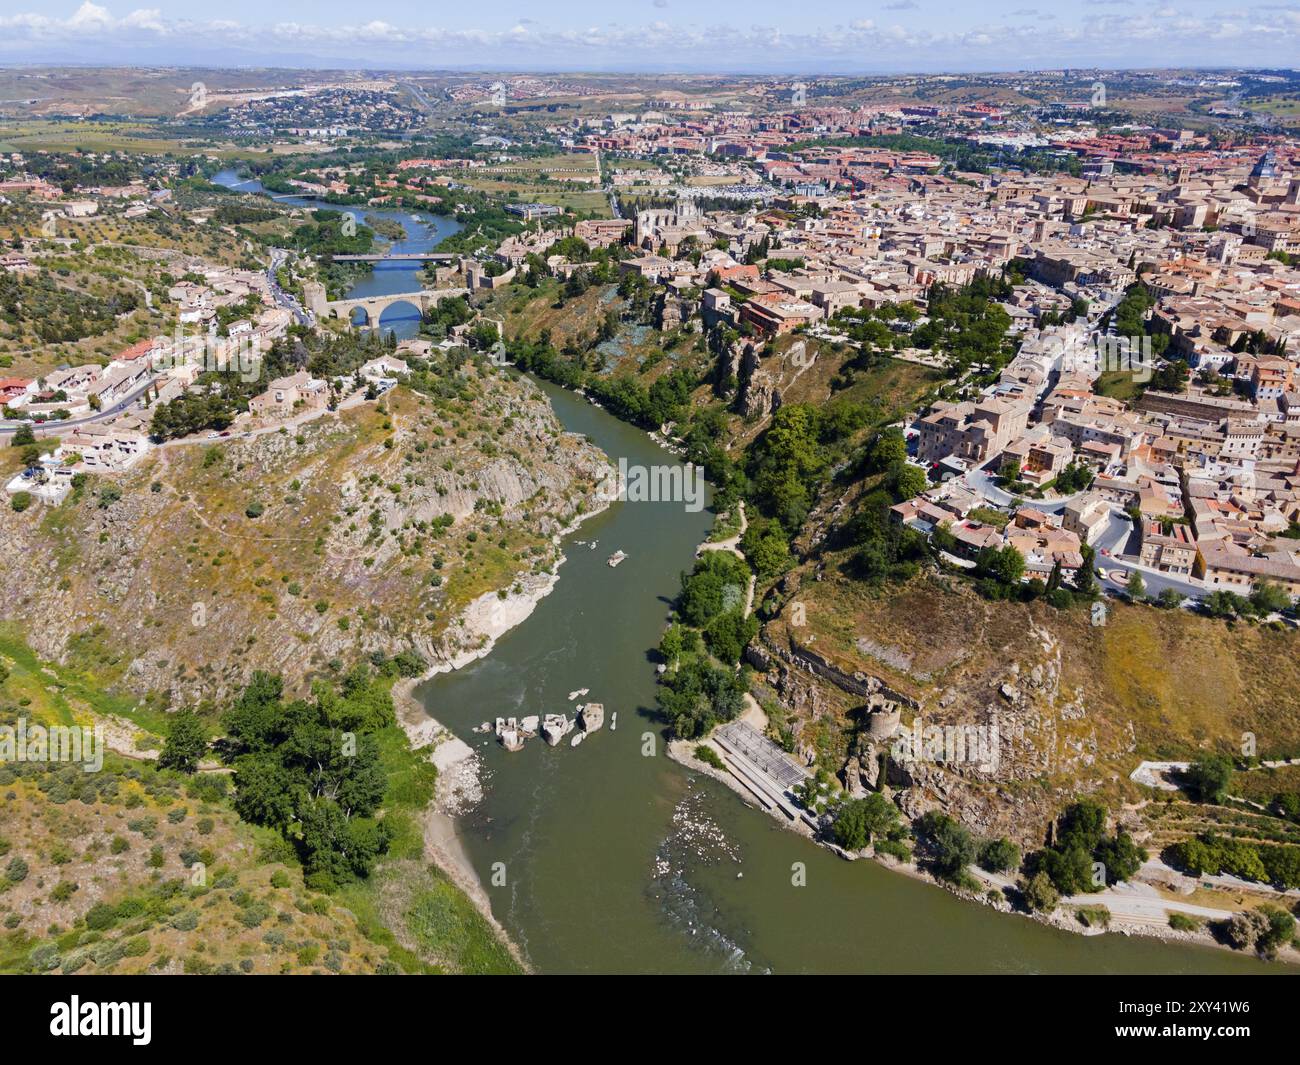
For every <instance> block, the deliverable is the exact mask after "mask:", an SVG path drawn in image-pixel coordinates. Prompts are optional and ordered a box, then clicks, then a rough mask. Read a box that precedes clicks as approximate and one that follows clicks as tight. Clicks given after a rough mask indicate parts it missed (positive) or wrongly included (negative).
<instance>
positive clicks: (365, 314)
mask: <svg viewBox="0 0 1300 1065" xmlns="http://www.w3.org/2000/svg"><path fill="white" fill-rule="evenodd" d="M305 295H306V297H307V308H308V310H310V311H311V312H312V314H314V315H315V316H316V317H317V318H318V319H321V318H342V319H343V320H344V321H346V322H348V323H351V322H352V317H353V314H354V312H355V311H356V310H357V308H360V309H361V311H362V321H360V322H358V323H357V324H358V325H361V326H369V327H374V326H378V325H379V319H380V318H382V317H383V314H384V312H385V311H386V310H388V308H389V307H391V306H392V305H393V304H394V303H409V304H410V305H411V306H412V307H415V308H417V309H418V310H419V312H420V313H421V314H426V313H428V311H429V310H430V309H431V308H433V307H436V306H437V305H438V301H439V300H444V299H447V298H448V297H449V296H467V295H469V289H467V288H434V289H429V288H426V289H421V290H420V291H419V292H392V293H388V294H386V295H383V296H362V297H361V298H360V299H354V300H327V299H326V298H325V288H324V286H323V285H319V284H308V285H307V286H306V292H305Z"/></svg>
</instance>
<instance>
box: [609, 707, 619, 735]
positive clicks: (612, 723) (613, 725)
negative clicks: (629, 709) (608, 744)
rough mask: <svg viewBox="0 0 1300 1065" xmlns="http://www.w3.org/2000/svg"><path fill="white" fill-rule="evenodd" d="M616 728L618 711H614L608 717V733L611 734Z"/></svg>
mask: <svg viewBox="0 0 1300 1065" xmlns="http://www.w3.org/2000/svg"><path fill="white" fill-rule="evenodd" d="M616 728H618V711H617V710H615V711H614V712H613V713H612V714H610V715H609V731H610V732H613V731H614V730H615V729H616Z"/></svg>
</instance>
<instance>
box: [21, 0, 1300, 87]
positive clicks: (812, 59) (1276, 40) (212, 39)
mask: <svg viewBox="0 0 1300 1065" xmlns="http://www.w3.org/2000/svg"><path fill="white" fill-rule="evenodd" d="M1298 55H1300V0H1291V2H1259V3H1241V4H1234V3H1232V2H1223V0H1169V2H1165V0H1156V2H1151V0H1147V2H1142V0H1137V2H1131V0H1074V2H1072V3H1070V4H1069V5H1061V4H1059V3H1048V2H1044V0H996V2H984V3H961V4H958V3H946V2H941V0H883V2H878V3H848V2H845V0H822V2H820V3H817V4H803V3H797V2H790V0H785V2H777V0H746V2H737V0H714V2H713V3H700V2H699V0H619V2H618V3H611V2H597V0H565V2H562V3H555V2H549V3H548V2H537V0H529V2H519V0H515V2H511V0H494V2H492V3H479V4H469V3H456V4H453V3H447V2H446V0H424V2H415V0H369V2H361V3H358V2H355V0H353V2H351V3H346V4H345V3H341V2H339V0H314V2H309V0H270V2H268V0H222V2H221V3H220V4H219V5H214V4H212V3H211V2H199V0H141V3H140V6H133V5H132V3H131V2H130V0H127V2H119V0H104V2H103V3H98V2H92V0H70V2H65V0H0V62H5V63H23V62H32V63H51V62H77V63H105V64H123V63H140V64H202V63H214V64H223V65H268V64H284V65H291V66H312V65H321V64H323V65H337V66H345V67H356V66H368V67H377V66H380V67H382V66H389V67H396V68H422V69H475V68H477V69H501V70H537V71H551V70H556V71H558V70H593V71H598V70H628V71H665V72H674V71H710V70H716V71H719V72H753V73H774V74H782V73H816V72H825V73H881V72H899V71H945V70H948V71H979V70H1018V69H1039V68H1057V67H1066V66H1068V67H1111V68H1114V67H1157V66H1175V65H1188V66H1230V65H1238V66H1265V65H1267V66H1295V65H1296V62H1297V58H1296V57H1297V56H1298Z"/></svg>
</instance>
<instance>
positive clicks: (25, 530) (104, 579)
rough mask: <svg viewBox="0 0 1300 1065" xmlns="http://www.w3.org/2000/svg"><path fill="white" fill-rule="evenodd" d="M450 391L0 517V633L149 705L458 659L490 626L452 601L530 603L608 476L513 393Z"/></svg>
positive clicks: (362, 410) (500, 389) (137, 474)
mask: <svg viewBox="0 0 1300 1065" xmlns="http://www.w3.org/2000/svg"><path fill="white" fill-rule="evenodd" d="M449 383H454V388H453V390H452V395H453V396H455V398H450V399H449V398H446V397H442V398H440V399H439V400H437V401H436V402H435V401H433V400H432V399H430V398H429V397H424V396H421V395H419V394H416V393H413V392H409V391H407V390H405V389H398V390H396V391H394V392H392V393H389V394H388V395H386V396H385V397H384V400H383V404H382V409H381V406H377V405H375V404H369V405H364V406H362V407H358V408H354V409H351V410H347V411H344V412H340V413H337V414H331V413H326V414H323V415H322V416H321V417H320V418H318V419H317V420H315V421H313V422H309V423H306V424H304V425H300V426H298V427H296V428H295V430H294V431H293V432H286V433H280V432H270V433H266V434H264V435H261V436H257V437H252V438H247V439H241V438H240V437H238V436H235V437H230V438H226V439H223V440H221V441H219V442H217V441H206V440H203V441H193V442H189V441H187V442H183V443H178V444H175V445H168V446H166V447H162V448H157V449H155V450H154V452H153V453H152V454H151V455H150V456H148V457H147V458H146V459H145V460H144V461H143V462H142V463H141V464H140V465H139V466H137V467H136V468H135V469H134V470H132V471H131V472H129V473H127V474H124V475H118V476H116V477H113V478H111V479H110V478H109V477H107V476H102V477H91V478H89V479H88V481H87V483H86V484H85V485H84V486H83V488H82V489H80V490H79V491H78V492H76V493H74V494H73V496H71V497H69V499H68V500H66V501H65V502H64V503H63V504H62V505H61V506H60V507H59V508H57V509H55V510H43V509H41V508H40V507H33V508H31V509H30V510H28V511H25V512H23V513H21V514H19V513H15V512H13V511H12V510H11V509H10V508H8V507H5V508H3V509H0V576H2V577H3V580H4V583H5V586H6V595H5V598H4V603H3V606H0V619H3V620H5V621H10V622H15V623H17V625H18V626H19V628H20V630H21V632H22V633H23V635H24V638H26V639H27V640H28V641H29V643H30V644H31V645H32V647H33V649H34V650H35V651H36V652H37V654H39V655H40V656H41V657H43V658H48V659H53V660H57V661H60V662H63V663H65V664H70V665H75V666H77V667H78V668H80V669H82V670H84V672H85V673H86V674H87V676H88V677H91V678H93V679H94V680H95V681H96V682H97V683H99V684H101V685H102V686H104V687H109V688H113V689H116V690H121V691H124V692H130V693H133V694H135V695H137V696H141V697H148V698H150V699H151V700H152V701H154V702H155V704H156V705H159V706H162V707H168V706H172V707H174V706H178V705H183V704H187V703H194V702H197V701H199V700H204V699H207V700H214V701H219V700H222V699H224V698H226V697H227V696H228V695H229V694H230V693H231V692H232V691H234V690H237V689H238V688H240V687H242V686H243V684H244V683H245V682H246V680H247V678H248V677H249V676H250V675H251V673H252V672H253V671H254V670H256V669H267V670H273V671H275V672H279V673H282V674H284V675H285V677H286V680H287V681H288V682H289V683H290V684H291V685H295V686H296V685H301V684H303V683H306V681H307V680H308V679H309V678H310V677H312V676H313V675H316V674H333V675H337V673H338V671H340V670H343V669H346V668H348V667H349V666H350V665H351V664H352V663H354V662H356V661H358V660H360V659H362V658H365V657H367V656H370V655H375V654H378V655H385V656H391V655H394V654H397V653H399V652H401V651H404V650H408V649H414V650H415V651H417V652H418V653H419V654H420V655H421V656H422V657H423V658H424V659H425V660H426V662H427V663H428V664H429V665H435V664H437V663H439V662H442V661H447V660H449V659H451V658H452V657H454V656H455V655H457V654H460V653H463V652H465V651H466V650H467V649H468V650H472V649H473V648H472V647H470V645H471V644H481V642H482V641H483V640H484V639H490V638H491V637H492V635H493V632H494V629H493V626H494V625H495V622H496V620H499V619H496V618H495V617H487V618H486V620H485V621H484V624H483V625H481V626H478V627H477V628H475V627H474V626H473V625H471V626H468V627H467V626H466V625H465V624H464V623H463V622H460V623H458V619H459V618H460V616H461V614H462V612H463V611H465V610H466V608H467V606H468V605H469V599H468V597H467V596H466V595H465V593H464V591H463V590H462V589H474V591H473V592H472V593H471V594H474V595H480V594H481V593H482V592H494V591H495V588H494V586H493V585H491V584H488V583H485V581H484V576H485V575H486V574H487V573H489V572H496V573H497V576H496V577H495V578H494V580H495V581H496V582H499V583H505V584H506V585H507V587H506V588H503V589H502V591H503V592H506V593H507V598H506V599H505V600H502V601H501V602H499V603H498V602H497V601H496V600H495V598H494V597H490V598H489V601H487V603H486V605H485V607H484V610H485V611H486V612H487V613H488V614H503V613H507V612H509V610H511V609H512V608H513V607H512V604H513V603H514V602H515V601H517V600H527V599H528V598H530V597H531V596H534V595H535V594H537V593H538V589H537V588H535V587H534V585H535V584H536V583H537V582H541V583H545V582H547V581H548V580H553V579H554V578H553V576H552V571H553V570H554V567H555V564H556V562H557V561H558V558H559V555H558V547H557V545H556V542H555V538H556V537H557V536H558V534H559V533H560V532H562V531H563V530H564V529H566V528H569V527H571V526H573V525H574V524H575V523H576V522H578V521H579V520H581V518H582V517H583V516H584V515H586V514H590V513H594V512H595V511H596V510H598V509H600V507H602V506H603V505H604V500H603V499H602V497H601V491H600V483H601V482H602V481H603V480H604V479H605V477H606V475H607V473H608V471H609V464H608V461H607V460H606V459H605V457H604V456H603V455H602V454H601V453H600V451H599V450H598V449H596V448H595V447H594V446H593V445H591V444H590V443H589V442H587V441H586V440H585V438H581V437H578V436H576V435H573V434H569V433H565V432H564V431H563V429H562V427H561V426H560V424H559V422H558V421H557V420H556V418H555V416H554V413H553V411H552V410H551V408H550V405H549V403H548V401H547V400H546V397H545V395H544V394H543V393H542V392H541V390H540V389H538V388H537V387H536V386H535V385H534V384H532V383H531V382H529V381H527V380H526V379H520V380H512V379H510V378H508V377H505V376H499V375H497V374H495V373H493V372H491V371H482V372H480V371H478V370H476V369H475V368H474V367H473V364H467V366H466V367H465V368H464V369H463V370H462V373H461V374H460V375H459V377H458V378H457V377H453V378H452V379H451V381H450V382H449ZM457 390H459V394H458V395H457ZM105 489H110V491H107V492H105V491H104V490H105ZM253 503H257V504H258V506H259V507H260V508H261V509H260V510H259V509H257V508H254V507H252V506H251V504H253ZM489 565H490V566H491V567H492V570H491V571H489V569H488V566H489ZM511 567H513V573H512V572H511ZM476 585H477V587H476ZM497 628H499V626H497ZM471 629H473V631H470V630H471Z"/></svg>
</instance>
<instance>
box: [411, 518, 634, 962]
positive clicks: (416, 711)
mask: <svg viewBox="0 0 1300 1065" xmlns="http://www.w3.org/2000/svg"><path fill="white" fill-rule="evenodd" d="M612 502H613V497H608V498H607V497H605V496H598V497H596V498H595V500H594V503H595V505H594V506H593V508H592V509H591V510H588V511H586V512H584V513H583V514H581V515H579V516H578V517H576V518H575V519H574V520H573V521H572V522H570V523H569V525H568V526H566V527H565V528H564V529H563V530H561V531H560V532H559V533H557V534H556V535H555V542H556V543H557V544H559V543H560V542H561V541H562V540H563V538H564V537H566V536H568V535H570V534H571V533H573V532H575V531H577V529H578V528H579V527H580V526H581V525H582V523H583V522H585V521H587V520H588V519H590V518H593V517H595V516H596V515H597V514H600V513H601V512H602V511H604V510H605V509H606V508H608V506H609V505H610V503H612ZM566 560H567V558H566V556H565V555H564V554H563V553H561V555H560V557H559V558H558V559H557V560H556V561H555V564H554V565H553V566H552V567H551V569H550V570H548V571H547V572H545V573H534V574H528V575H526V576H523V577H520V578H518V579H517V580H516V581H514V582H513V584H512V585H511V589H510V590H509V591H507V592H506V593H505V594H504V595H502V594H501V593H500V592H495V591H494V592H485V593H484V594H483V595H481V596H479V597H478V598H477V599H474V600H472V601H471V602H470V603H469V605H468V606H466V607H465V609H464V610H462V611H461V613H460V614H459V616H458V617H457V618H456V619H455V621H454V622H453V623H452V627H453V628H454V629H455V630H456V632H457V638H458V640H459V641H460V642H461V643H462V645H463V646H462V647H461V648H460V649H457V650H450V649H449V653H448V655H447V656H446V657H445V658H444V659H443V660H442V661H439V662H437V663H435V664H434V665H433V666H432V667H431V668H430V669H429V670H428V671H427V672H426V673H425V674H424V675H422V676H420V677H414V678H405V679H402V680H399V681H398V682H397V683H396V684H394V685H393V689H392V696H393V707H394V710H395V711H396V715H397V722H398V724H399V725H400V726H401V728H402V731H403V732H405V733H406V738H407V741H408V742H409V743H410V745H411V749H412V750H413V751H417V752H419V751H427V752H428V757H429V760H430V761H431V762H432V763H433V765H434V767H435V768H436V769H437V770H438V780H437V784H436V785H435V790H434V798H433V802H432V803H431V804H430V805H429V807H428V808H427V809H426V810H425V811H424V814H423V816H422V818H421V821H420V828H421V832H422V834H423V838H424V854H425V858H426V859H427V860H429V861H431V862H433V863H434V864H435V865H437V866H438V868H439V869H441V870H442V871H443V872H444V873H445V874H446V875H447V877H448V879H450V880H451V882H452V883H453V884H455V885H456V887H457V888H459V889H460V890H461V891H462V892H464V894H465V896H466V897H467V898H468V899H469V900H470V901H471V902H472V903H473V904H474V907H475V909H477V910H478V911H479V913H480V914H482V915H483V918H484V920H486V921H487V922H488V923H489V924H490V925H491V926H492V928H493V930H494V931H495V932H496V934H497V935H498V936H499V937H500V939H501V941H502V942H503V943H504V944H505V945H506V947H507V948H508V949H509V951H510V953H511V955H512V956H513V957H514V958H515V960H516V961H517V962H518V963H519V965H520V966H521V967H522V968H523V969H524V970H525V971H531V967H530V966H529V964H528V962H527V960H526V959H525V956H524V953H523V951H522V950H521V949H520V947H519V945H518V944H517V943H516V942H515V941H514V940H513V939H511V937H510V936H509V935H508V934H507V932H506V930H505V929H504V928H503V927H502V925H501V923H500V922H499V921H498V920H497V919H496V917H495V916H494V915H493V913H492V903H491V900H490V899H489V898H488V894H487V890H486V888H485V886H484V884H483V879H482V877H481V876H480V875H479V873H478V870H476V869H475V868H474V864H473V862H472V861H471V860H470V857H469V854H468V853H467V851H466V849H465V845H464V842H463V840H462V838H461V835H460V831H459V827H458V824H457V818H458V817H459V816H461V815H462V814H464V813H466V812H468V811H469V810H471V809H473V808H474V807H475V806H477V805H478V804H479V803H480V802H481V801H482V799H483V783H482V778H481V775H480V774H481V768H482V767H481V764H480V759H479V756H478V755H477V754H476V753H475V752H474V750H473V748H471V747H470V746H469V744H467V743H466V742H465V741H464V740H462V739H460V738H459V737H458V736H456V735H455V734H454V733H452V731H451V730H450V729H448V728H447V727H446V726H444V725H443V724H441V723H440V722H439V721H438V720H437V719H436V718H434V717H432V716H431V715H430V714H429V712H428V710H427V709H426V708H425V707H424V705H423V704H422V703H421V702H420V701H419V700H418V699H417V698H416V697H415V690H416V688H417V687H419V686H420V685H422V684H424V683H425V682H427V681H428V680H430V679H432V678H433V677H436V676H438V675H439V674H443V673H450V672H452V671H454V670H458V669H462V668H463V667H465V666H467V665H469V664H470V663H471V662H476V661H478V660H479V659H481V658H484V657H486V656H487V655H488V654H490V653H491V651H492V649H493V648H494V647H495V646H496V643H497V641H498V640H499V639H500V638H501V637H502V636H504V635H505V634H506V633H507V632H509V631H510V630H511V629H513V628H515V627H516V626H518V625H520V624H522V623H523V622H524V621H526V620H527V619H528V618H529V617H530V616H531V615H532V613H533V611H534V610H536V609H537V605H538V604H539V603H540V602H541V601H542V600H543V599H545V598H546V597H547V596H548V595H550V594H551V592H552V591H553V590H554V589H555V586H556V585H557V584H558V583H559V580H560V572H559V571H560V567H561V566H562V565H563V564H564V563H565V561H566ZM516 588H517V589H518V590H515V589H516ZM464 645H468V646H464Z"/></svg>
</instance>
